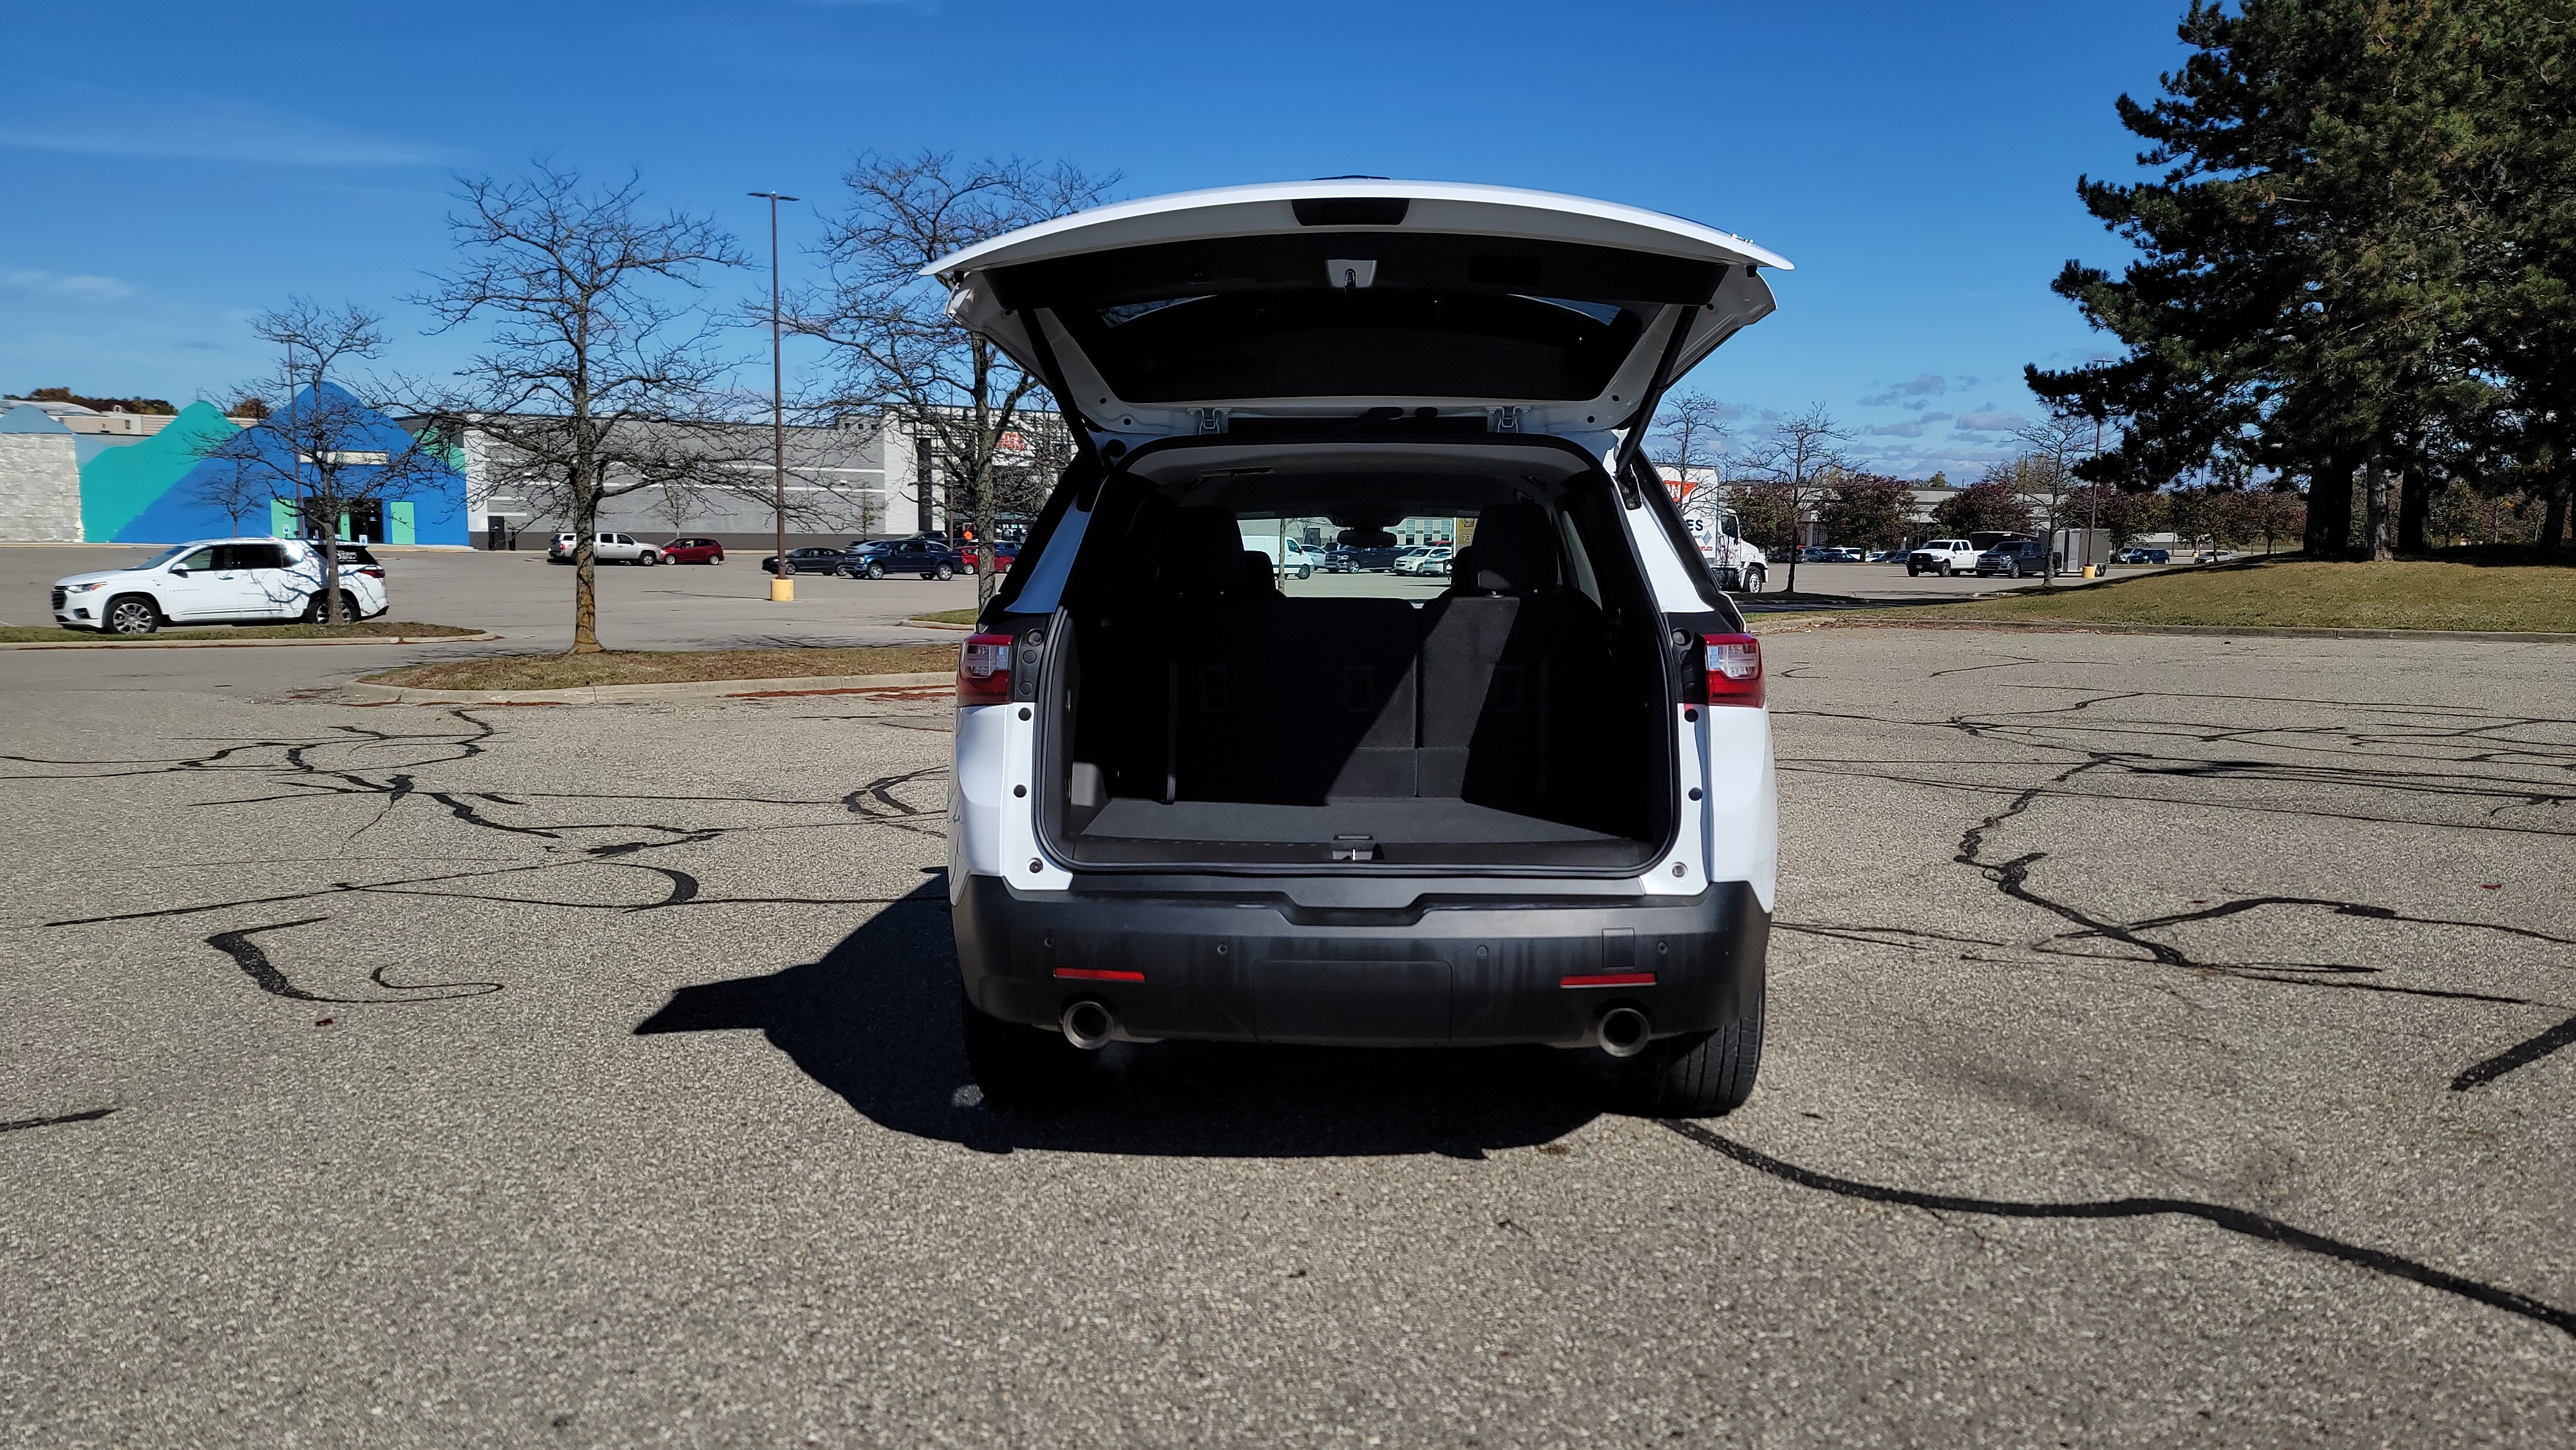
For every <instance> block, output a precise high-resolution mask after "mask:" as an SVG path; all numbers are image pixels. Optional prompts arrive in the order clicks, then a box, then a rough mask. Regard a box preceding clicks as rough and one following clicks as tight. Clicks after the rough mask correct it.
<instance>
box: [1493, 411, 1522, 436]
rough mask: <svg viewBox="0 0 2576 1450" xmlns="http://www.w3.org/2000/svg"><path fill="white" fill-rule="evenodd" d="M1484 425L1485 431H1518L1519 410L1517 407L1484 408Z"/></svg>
mask: <svg viewBox="0 0 2576 1450" xmlns="http://www.w3.org/2000/svg"><path fill="white" fill-rule="evenodd" d="M1485 427H1486V431H1488V432H1493V433H1518V432H1519V431H1521V410H1520V409H1519V408H1518V407H1509V408H1488V409H1486V410H1485Z"/></svg>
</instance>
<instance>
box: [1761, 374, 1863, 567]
mask: <svg viewBox="0 0 2576 1450" xmlns="http://www.w3.org/2000/svg"><path fill="white" fill-rule="evenodd" d="M1851 436H1852V435H1851V430H1850V429H1848V428H1845V427H1843V426H1842V425H1841V424H1839V423H1837V422H1835V421H1834V415H1833V414H1832V413H1830V412H1828V411H1826V409H1825V405H1824V404H1822V403H1815V404H1811V405H1810V406H1809V407H1808V408H1807V409H1806V411H1804V412H1801V413H1796V414H1793V415H1791V416H1789V417H1786V418H1782V419H1780V420H1779V421H1777V422H1775V423H1773V424H1772V425H1771V434H1770V436H1769V437H1767V438H1765V439H1763V440H1762V442H1761V443H1759V444H1757V445H1756V446H1755V448H1754V451H1753V454H1752V456H1751V457H1750V458H1748V459H1747V460H1746V465H1747V467H1748V469H1749V470H1750V471H1751V472H1752V473H1753V474H1755V475H1756V476H1758V477H1760V478H1762V479H1764V480H1765V481H1767V482H1768V483H1770V484H1771V485H1772V486H1773V487H1775V488H1776V489H1778V490H1779V491H1780V496H1781V498H1782V501H1783V502H1785V503H1786V504H1787V506H1788V509H1789V531H1790V541H1791V542H1790V546H1789V592H1790V593H1792V594H1795V593H1797V592H1798V554H1799V552H1800V550H1799V548H1798V537H1797V534H1798V528H1799V526H1800V525H1802V524H1804V523H1805V522H1806V521H1807V520H1809V519H1811V518H1813V517H1814V516H1815V512H1816V506H1817V505H1818V504H1820V503H1822V502H1823V501H1824V498H1825V495H1826V494H1827V493H1828V492H1829V491H1830V489H1831V487H1832V483H1833V480H1834V479H1835V478H1837V477H1839V476H1840V475H1841V473H1842V471H1843V455H1842V445H1843V444H1845V443H1847V442H1849V441H1851Z"/></svg>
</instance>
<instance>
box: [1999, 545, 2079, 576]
mask: <svg viewBox="0 0 2576 1450" xmlns="http://www.w3.org/2000/svg"><path fill="white" fill-rule="evenodd" d="M2064 567H2065V562H2064V561H2063V560H2062V559H2060V558H2059V557H2058V556H2057V555H2055V554H2051V553H2049V552H2048V547H2047V546H2046V545H2044V544H2042V543H2041V542H2040V541H2039V540H2037V539H2007V540H2006V541H2004V542H2003V543H2000V544H1997V545H1995V546H1994V547H1993V548H1991V549H1988V550H1987V551H1985V552H1984V553H1982V554H1979V555H1978V556H1977V574H1978V577H1980V578H1982V577H1984V576H1986V575H1988V574H2001V575H2003V576H2004V577H2006V578H2008V579H2019V578H2021V577H2022V576H2023V575H2026V574H2028V575H2037V574H2042V573H2052V572H2055V571H2057V570H2060V569H2063V568H2064Z"/></svg>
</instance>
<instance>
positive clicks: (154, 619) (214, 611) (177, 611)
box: [53, 539, 391, 634]
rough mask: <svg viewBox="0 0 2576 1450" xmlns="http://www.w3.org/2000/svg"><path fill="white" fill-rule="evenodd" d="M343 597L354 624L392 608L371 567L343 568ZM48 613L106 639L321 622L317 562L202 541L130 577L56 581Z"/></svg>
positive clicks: (262, 548) (281, 545)
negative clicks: (166, 630)
mask: <svg viewBox="0 0 2576 1450" xmlns="http://www.w3.org/2000/svg"><path fill="white" fill-rule="evenodd" d="M342 552H343V553H344V554H345V553H347V552H348V548H347V546H346V545H343V546H342ZM340 594H341V611H342V613H343V614H344V615H346V616H347V617H348V618H351V619H372V618H374V617H376V616H377V615H380V614H383V613H384V612H385V611H386V609H388V608H389V607H391V606H390V605H389V604H388V603H387V601H386V598H385V571H384V570H383V568H382V567H380V566H378V565H375V564H370V563H357V562H350V561H346V560H344V561H343V562H342V563H341V565H340ZM53 606H54V622H55V623H56V624H59V625H61V626H63V627H64V628H65V629H95V630H102V631H105V632H107V633H109V634H150V633H152V632H153V631H154V630H157V629H159V628H160V627H161V626H162V625H164V624H280V623H286V622H289V621H294V620H304V621H307V622H319V621H320V620H321V619H322V618H323V617H324V614H325V611H324V609H323V605H322V559H321V556H320V555H319V554H317V553H315V552H314V549H313V546H312V545H310V544H307V543H304V542H302V541H300V540H296V539H199V540H197V541H195V542H193V543H187V544H174V545H172V546H171V547H169V548H168V549H165V550H163V551H162V552H161V553H160V554H158V555H157V556H155V557H154V558H152V559H151V560H149V561H148V562H145V563H141V564H137V565H135V566H134V567H132V568H130V569H102V570H99V571H97V572H95V573H89V574H74V575H71V576H70V577H68V578H64V579H57V580H55V581H54V589H53Z"/></svg>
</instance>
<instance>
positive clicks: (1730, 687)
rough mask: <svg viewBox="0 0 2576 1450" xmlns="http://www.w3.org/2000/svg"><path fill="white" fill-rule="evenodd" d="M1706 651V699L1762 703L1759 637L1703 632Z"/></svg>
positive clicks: (1716, 702) (1745, 703) (1701, 643)
mask: <svg viewBox="0 0 2576 1450" xmlns="http://www.w3.org/2000/svg"><path fill="white" fill-rule="evenodd" d="M1699 638H1700V647H1701V648H1702V649H1704V650H1706V651H1707V652H1708V702H1709V703H1710V704H1712V705H1756V706H1758V705H1760V704H1761V703H1762V641H1760V640H1758V639H1755V638H1754V637H1753V636H1751V635H1749V634H1704V635H1701V636H1700V637H1699Z"/></svg>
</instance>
